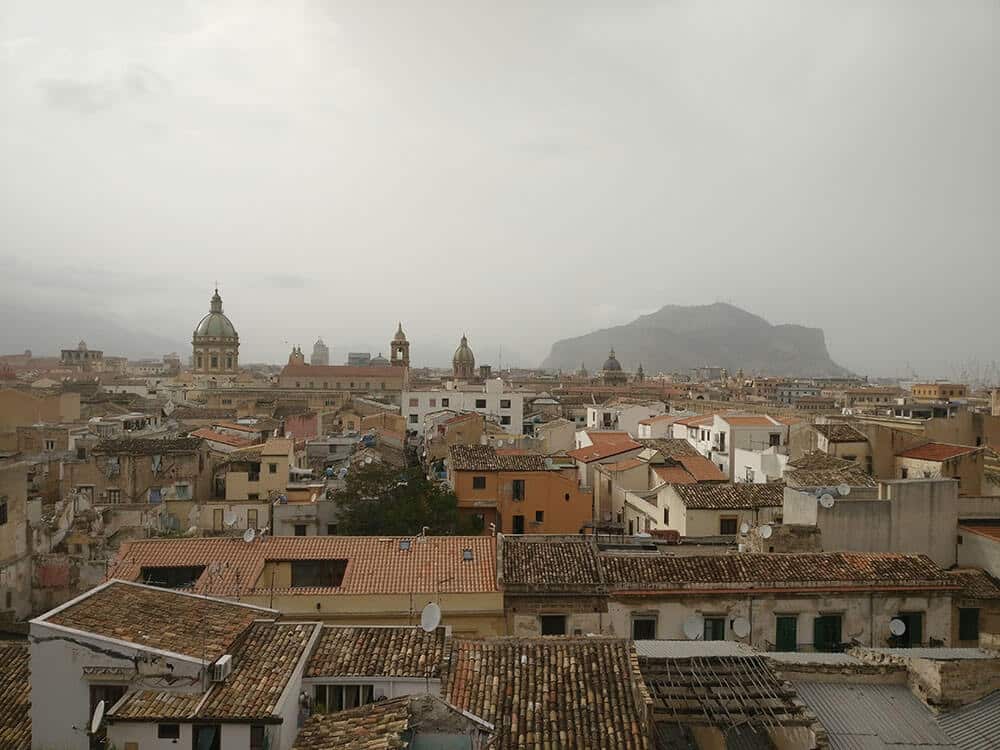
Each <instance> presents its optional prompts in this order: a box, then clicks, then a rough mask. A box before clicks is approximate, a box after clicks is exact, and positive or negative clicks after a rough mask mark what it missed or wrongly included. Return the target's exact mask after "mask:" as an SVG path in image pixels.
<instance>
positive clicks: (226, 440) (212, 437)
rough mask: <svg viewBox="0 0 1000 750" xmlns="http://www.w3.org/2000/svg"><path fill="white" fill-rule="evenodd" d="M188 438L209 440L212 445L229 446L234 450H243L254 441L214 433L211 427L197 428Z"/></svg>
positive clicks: (222, 433)
mask: <svg viewBox="0 0 1000 750" xmlns="http://www.w3.org/2000/svg"><path fill="white" fill-rule="evenodd" d="M190 436H191V437H193V438H200V439H201V440H209V441H211V442H213V443H222V444H223V445H231V446H233V447H235V448H244V447H246V446H249V445H253V444H254V441H253V440H251V439H249V438H240V437H236V436H235V435H227V434H225V433H224V432H216V431H215V430H213V429H212V428H211V427H199V428H198V429H197V430H195V431H194V432H192V433H190Z"/></svg>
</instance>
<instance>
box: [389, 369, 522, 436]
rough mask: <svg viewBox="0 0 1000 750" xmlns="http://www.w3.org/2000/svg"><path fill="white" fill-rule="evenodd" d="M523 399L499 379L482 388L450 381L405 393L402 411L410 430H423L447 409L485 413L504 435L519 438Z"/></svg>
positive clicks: (488, 381) (520, 394)
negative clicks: (431, 416) (429, 417)
mask: <svg viewBox="0 0 1000 750" xmlns="http://www.w3.org/2000/svg"><path fill="white" fill-rule="evenodd" d="M524 396H525V394H524V393H523V392H521V391H514V390H511V389H509V388H507V386H506V385H505V384H504V382H503V380H501V379H500V378H493V379H491V380H487V381H486V383H485V384H483V385H468V384H465V383H455V382H448V383H447V384H445V387H444V388H432V389H429V390H421V391H415V390H413V391H403V400H402V405H403V406H402V410H403V414H404V415H405V417H406V429H407V430H416V431H419V430H421V429H422V425H424V420H425V419H426V417H427V415H428V414H431V413H433V412H440V411H442V410H446V409H447V410H450V411H453V412H456V413H462V412H475V413H476V414H482V415H483V416H484V417H486V418H487V419H489V420H491V421H494V422H496V423H497V424H499V425H500V426H501V427H502V428H503V430H504V432H507V433H510V434H511V435H520V434H522V431H523V429H524V426H523V422H524Z"/></svg>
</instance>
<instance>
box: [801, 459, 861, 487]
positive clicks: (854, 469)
mask: <svg viewBox="0 0 1000 750" xmlns="http://www.w3.org/2000/svg"><path fill="white" fill-rule="evenodd" d="M783 478H784V480H785V484H786V485H787V486H789V487H792V488H796V489H798V488H806V487H809V488H812V487H839V486H840V485H842V484H846V485H847V486H848V487H876V486H878V482H876V481H875V479H874V478H873V477H872V476H870V475H869V474H868V473H867V472H865V470H864V469H862V468H861V467H860V466H858V465H857V464H852V465H851V466H846V467H844V468H842V469H791V470H786V471H785V474H784V477H783Z"/></svg>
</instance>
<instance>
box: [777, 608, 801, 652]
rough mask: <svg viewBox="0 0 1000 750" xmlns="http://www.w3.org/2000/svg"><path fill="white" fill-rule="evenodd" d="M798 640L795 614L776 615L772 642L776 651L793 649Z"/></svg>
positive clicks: (797, 624) (796, 646)
mask: <svg viewBox="0 0 1000 750" xmlns="http://www.w3.org/2000/svg"><path fill="white" fill-rule="evenodd" d="M798 640H799V618H798V616H797V615H778V616H777V618H775V632H774V644H775V650H777V651H795V650H796V649H797V648H798Z"/></svg>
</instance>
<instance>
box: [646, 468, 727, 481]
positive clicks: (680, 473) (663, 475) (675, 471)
mask: <svg viewBox="0 0 1000 750" xmlns="http://www.w3.org/2000/svg"><path fill="white" fill-rule="evenodd" d="M653 471H654V472H655V474H656V476H658V477H659V478H660V480H661V481H664V482H666V483H667V484H695V483H696V482H697V481H698V480H697V479H695V478H694V477H693V476H691V475H690V474H688V473H687V469H685V468H684V467H683V466H654V467H653ZM716 471H718V470H716Z"/></svg>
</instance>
